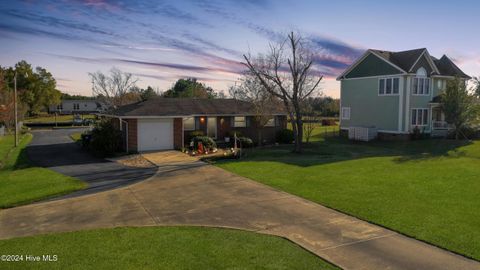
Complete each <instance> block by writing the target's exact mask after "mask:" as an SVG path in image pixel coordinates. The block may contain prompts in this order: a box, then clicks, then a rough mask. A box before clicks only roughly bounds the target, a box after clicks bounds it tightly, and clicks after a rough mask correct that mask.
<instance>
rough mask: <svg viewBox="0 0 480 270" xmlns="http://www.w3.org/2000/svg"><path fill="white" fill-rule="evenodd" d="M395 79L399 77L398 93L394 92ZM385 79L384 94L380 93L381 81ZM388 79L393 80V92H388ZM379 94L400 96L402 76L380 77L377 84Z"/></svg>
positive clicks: (381, 95)
mask: <svg viewBox="0 0 480 270" xmlns="http://www.w3.org/2000/svg"><path fill="white" fill-rule="evenodd" d="M395 79H398V93H396V94H395V93H393V85H394V84H393V81H394V80H395ZM381 80H385V84H384V85H383V94H380V81H381ZM387 80H392V89H391V90H392V92H391V93H390V94H387ZM377 95H378V96H379V97H383V96H395V97H396V96H399V95H400V77H398V76H395V77H388V78H378V84H377Z"/></svg>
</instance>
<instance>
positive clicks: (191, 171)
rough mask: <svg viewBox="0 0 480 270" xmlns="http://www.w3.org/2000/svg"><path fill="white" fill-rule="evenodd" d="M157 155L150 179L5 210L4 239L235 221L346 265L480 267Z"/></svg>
mask: <svg viewBox="0 0 480 270" xmlns="http://www.w3.org/2000/svg"><path fill="white" fill-rule="evenodd" d="M148 157H149V156H148V155H147V158H148ZM150 159H151V160H152V161H155V162H156V163H157V165H159V170H158V173H157V174H156V175H155V176H153V177H151V178H150V179H148V180H146V181H142V182H139V183H136V184H133V185H129V186H126V187H122V188H118V189H115V190H110V191H106V192H100V193H97V194H91V195H86V196H82V197H77V198H69V199H64V200H57V201H50V202H43V203H38V204H33V205H27V206H21V207H16V208H12V209H6V210H2V211H0V239H6V238H12V237H20V236H28V235H36V234H44V233H53V232H65V231H75V230H84V229H94V228H111V227H117V226H160V225H197V226H214V227H231V228H239V229H243V230H249V231H254V232H259V233H265V234H272V235H278V236H282V237H285V238H287V239H290V240H291V241H293V242H295V243H297V244H299V245H300V246H302V247H304V248H306V249H308V250H310V251H311V252H313V253H315V254H317V255H318V256H320V257H322V258H324V259H326V260H328V261H330V262H332V263H334V264H336V265H338V266H340V267H342V268H343V269H402V270H403V269H428V270H431V269H480V264H479V263H478V262H476V261H473V260H470V259H467V258H465V257H462V256H459V255H456V254H453V253H451V252H448V251H445V250H442V249H439V248H436V247H434V246H431V245H428V244H425V243H423V242H420V241H417V240H414V239H412V238H409V237H406V236H403V235H400V234H398V233H396V232H393V231H390V230H387V229H385V228H382V227H379V226H376V225H373V224H370V223H368V222H365V221H361V220H359V219H356V218H354V217H351V216H348V215H345V214H342V213H339V212H337V211H334V210H332V209H329V208H326V207H323V206H321V205H319V204H316V203H313V202H310V201H307V200H304V199H302V198H299V197H296V196H294V195H291V194H288V193H285V192H281V191H278V190H275V189H273V188H271V187H268V186H264V185H262V184H259V183H257V182H254V181H251V180H249V179H246V178H244V177H241V176H238V175H235V174H232V173H230V172H227V171H225V170H222V169H220V168H217V167H215V166H211V165H207V164H205V163H203V162H200V161H196V160H195V159H193V158H189V157H187V156H185V155H183V154H182V153H179V152H173V151H172V152H164V153H157V154H151V155H150ZM146 241H148V239H146Z"/></svg>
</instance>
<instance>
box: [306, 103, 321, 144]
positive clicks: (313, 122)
mask: <svg viewBox="0 0 480 270" xmlns="http://www.w3.org/2000/svg"><path fill="white" fill-rule="evenodd" d="M313 102H314V100H313V99H312V98H309V99H307V100H305V105H304V106H303V109H304V111H303V115H304V117H303V119H304V123H303V135H304V136H305V142H306V143H309V142H310V139H311V138H312V135H313V131H314V130H315V128H317V127H318V122H319V117H318V115H317V113H316V112H315V110H314V109H313V104H312V103H313Z"/></svg>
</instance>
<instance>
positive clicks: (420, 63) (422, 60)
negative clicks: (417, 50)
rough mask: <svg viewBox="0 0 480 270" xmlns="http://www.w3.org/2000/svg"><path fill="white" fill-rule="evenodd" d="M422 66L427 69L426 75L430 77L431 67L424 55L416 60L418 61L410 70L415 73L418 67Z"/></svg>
mask: <svg viewBox="0 0 480 270" xmlns="http://www.w3.org/2000/svg"><path fill="white" fill-rule="evenodd" d="M421 67H423V68H424V69H425V70H426V71H427V76H428V77H430V74H431V73H432V71H433V69H432V68H431V67H430V64H429V63H428V61H427V58H425V55H423V56H422V58H420V60H418V62H417V63H416V64H415V66H414V67H413V68H412V72H413V73H416V72H417V70H418V69H419V68H421Z"/></svg>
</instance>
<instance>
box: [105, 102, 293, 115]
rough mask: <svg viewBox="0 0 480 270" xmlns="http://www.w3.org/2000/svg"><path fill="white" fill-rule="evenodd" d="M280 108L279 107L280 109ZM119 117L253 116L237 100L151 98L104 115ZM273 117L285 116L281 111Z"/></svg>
mask: <svg viewBox="0 0 480 270" xmlns="http://www.w3.org/2000/svg"><path fill="white" fill-rule="evenodd" d="M280 108H281V107H280ZM105 114H106V115H113V116H120V117H134V116H162V117H167V116H193V115H255V114H256V113H255V107H254V105H253V104H252V103H250V102H246V101H241V100H238V99H194V98H162V97H158V98H153V99H149V100H146V101H141V102H136V103H132V104H129V105H125V106H121V107H119V108H117V109H115V110H112V111H109V112H107V113H105ZM272 114H273V115H285V112H283V110H281V109H276V110H275V111H273V112H272Z"/></svg>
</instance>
